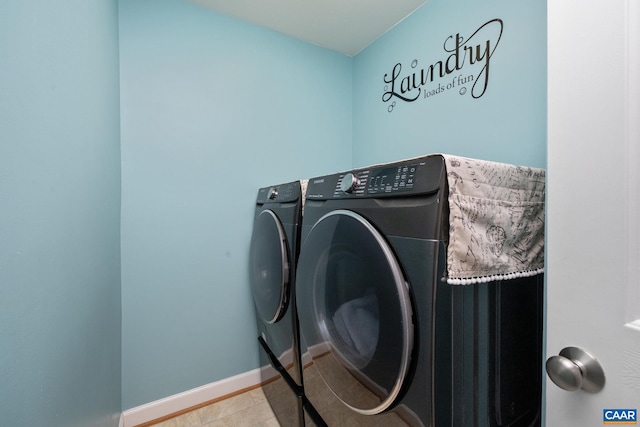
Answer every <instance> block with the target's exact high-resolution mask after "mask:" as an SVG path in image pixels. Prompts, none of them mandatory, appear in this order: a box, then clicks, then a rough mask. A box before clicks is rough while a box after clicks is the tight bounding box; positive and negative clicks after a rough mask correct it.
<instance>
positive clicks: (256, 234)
mask: <svg viewBox="0 0 640 427" xmlns="http://www.w3.org/2000/svg"><path fill="white" fill-rule="evenodd" d="M249 259H250V272H249V274H250V281H251V292H252V294H253V300H254V302H255V305H256V309H257V311H258V314H259V316H260V318H261V319H262V320H263V321H264V322H266V323H275V322H277V321H278V320H280V318H282V316H283V315H284V313H285V311H286V309H287V304H288V296H289V256H288V250H287V238H286V236H285V234H284V229H283V228H282V224H280V221H279V220H278V217H277V216H276V215H275V214H274V213H273V212H272V211H270V210H264V211H262V212H260V214H259V215H258V217H257V218H256V220H255V222H254V224H253V235H252V236H251V247H250V252H249Z"/></svg>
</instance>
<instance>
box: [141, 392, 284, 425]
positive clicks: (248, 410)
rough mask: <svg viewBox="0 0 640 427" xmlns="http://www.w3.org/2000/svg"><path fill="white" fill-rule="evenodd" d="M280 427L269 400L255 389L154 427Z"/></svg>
mask: <svg viewBox="0 0 640 427" xmlns="http://www.w3.org/2000/svg"><path fill="white" fill-rule="evenodd" d="M213 426H215V427H231V426H233V427H279V426H280V424H279V423H278V420H277V418H276V416H275V415H274V413H273V411H272V410H271V407H270V406H269V402H267V398H266V397H265V395H264V393H263V391H262V389H261V388H256V389H253V390H250V391H247V392H245V393H242V394H239V395H237V396H233V397H230V398H228V399H225V400H222V401H220V402H216V403H213V404H211V405H209V406H204V407H202V408H200V409H195V410H193V411H191V412H187V413H186V414H183V415H179V416H177V417H175V418H171V419H168V420H166V421H162V422H160V423H158V424H154V425H153V427H213Z"/></svg>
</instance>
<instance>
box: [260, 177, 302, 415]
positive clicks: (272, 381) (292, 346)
mask: <svg viewBox="0 0 640 427" xmlns="http://www.w3.org/2000/svg"><path fill="white" fill-rule="evenodd" d="M302 202H303V195H302V190H301V183H300V181H294V182H290V183H285V184H280V185H274V186H269V187H264V188H260V189H259V190H258V196H257V199H256V209H255V217H254V223H253V234H252V237H251V246H250V254H249V260H250V261H249V275H250V282H251V291H252V294H253V300H254V305H255V312H256V319H257V325H258V333H259V336H258V342H259V343H260V345H259V346H258V347H259V353H260V362H261V363H260V364H261V377H262V378H261V379H262V388H263V390H264V393H265V395H266V397H267V399H268V401H269V404H270V405H271V407H272V409H273V412H274V413H275V415H276V416H277V418H278V421H279V423H280V425H282V426H302V425H304V416H303V399H302V379H301V367H300V353H299V343H298V325H297V317H296V312H295V300H294V298H293V286H294V278H295V270H296V260H297V258H298V252H299V251H298V247H299V240H300V234H299V232H300V225H301V220H302Z"/></svg>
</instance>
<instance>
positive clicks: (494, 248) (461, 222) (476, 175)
mask: <svg viewBox="0 0 640 427" xmlns="http://www.w3.org/2000/svg"><path fill="white" fill-rule="evenodd" d="M443 157H444V159H445V164H446V169H447V180H448V185H449V195H448V199H449V211H450V212H449V242H448V251H447V276H448V277H447V281H448V283H450V284H453V285H466V284H474V283H482V282H489V281H494V280H505V279H513V278H516V277H525V276H532V275H535V274H539V273H542V272H543V269H544V197H545V171H544V169H537V168H531V167H524V166H515V165H510V164H505V163H497V162H490V161H485V160H476V159H468V158H464V157H458V156H452V155H443Z"/></svg>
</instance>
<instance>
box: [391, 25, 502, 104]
mask: <svg viewBox="0 0 640 427" xmlns="http://www.w3.org/2000/svg"><path fill="white" fill-rule="evenodd" d="M502 30H503V22H502V20H501V19H497V18H496V19H492V20H490V21H487V22H485V23H484V24H482V25H481V26H480V27H479V28H478V29H477V30H475V31H474V32H473V33H472V34H471V35H470V36H469V37H468V38H466V39H465V38H464V37H462V36H461V35H460V33H458V34H456V35H455V36H453V35H451V36H449V37H447V38H446V39H445V41H444V43H443V50H444V52H445V53H448V54H449V55H448V56H447V57H446V58H444V59H442V60H439V61H436V62H434V63H432V64H430V65H428V66H426V67H422V68H420V67H418V60H417V59H414V60H413V61H412V62H411V64H410V66H409V67H404V66H403V64H402V63H400V62H398V63H396V64H395V65H394V66H393V68H392V70H391V72H389V73H386V74H385V75H384V83H385V87H384V93H383V94H382V101H383V102H389V101H392V100H396V99H398V100H401V101H405V102H414V101H416V100H417V99H418V98H419V97H420V95H421V94H422V93H423V92H426V93H425V95H424V96H425V97H426V94H427V93H429V94H431V95H433V94H434V93H435V92H434V90H436V91H437V92H438V93H439V92H440V91H441V90H442V88H445V85H441V84H440V83H438V87H437V88H436V89H428V88H427V87H426V86H427V85H429V84H430V83H433V81H434V80H435V79H442V78H444V77H447V76H448V75H450V74H452V73H456V75H457V79H456V78H455V77H454V78H453V80H451V83H449V84H447V85H446V88H447V89H451V88H453V87H456V83H458V85H460V84H461V83H466V82H473V86H472V88H471V96H472V97H473V98H475V99H477V98H480V97H482V96H483V95H484V94H485V92H486V91H487V87H488V85H489V76H490V74H489V73H490V70H491V67H490V65H491V57H492V56H493V54H494V53H495V50H496V48H497V47H498V44H499V43H500V39H501V38H502ZM474 65H478V66H479V67H480V69H479V70H476V72H475V74H468V75H465V76H464V77H461V76H462V75H463V74H462V73H461V71H462V70H463V69H464V68H465V67H466V66H469V67H471V66H474ZM460 93H461V94H463V93H466V90H465V91H464V92H462V91H461V92H460ZM393 104H394V105H395V102H394V103H393ZM391 109H392V108H391V107H390V109H389V111H391Z"/></svg>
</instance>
